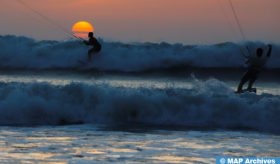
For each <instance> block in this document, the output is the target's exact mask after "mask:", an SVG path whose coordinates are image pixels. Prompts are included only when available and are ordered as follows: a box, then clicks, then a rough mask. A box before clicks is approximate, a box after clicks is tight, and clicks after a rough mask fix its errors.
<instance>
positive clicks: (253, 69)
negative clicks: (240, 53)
mask: <svg viewBox="0 0 280 164" xmlns="http://www.w3.org/2000/svg"><path fill="white" fill-rule="evenodd" d="M247 50H248V51H249V49H248V48H247ZM264 51H265V50H264V49H262V48H258V49H257V51H256V54H255V55H249V56H247V55H245V54H244V55H245V56H246V58H247V61H246V64H247V65H248V70H247V72H246V73H245V74H244V75H243V77H242V79H241V81H240V83H239V86H238V88H237V93H242V92H243V89H242V88H243V85H244V84H245V83H246V82H248V81H249V84H248V88H247V91H249V92H256V89H253V84H254V82H255V81H256V80H257V78H258V76H259V74H260V72H261V70H262V69H263V67H264V66H265V64H266V62H267V60H268V59H269V58H270V56H271V51H272V46H271V45H270V44H269V45H268V51H267V54H265V52H264ZM249 54H250V52H249Z"/></svg>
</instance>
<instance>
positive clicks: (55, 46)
mask: <svg viewBox="0 0 280 164" xmlns="http://www.w3.org/2000/svg"><path fill="white" fill-rule="evenodd" d="M102 44H103V50H102V52H101V54H100V55H98V56H95V57H94V60H93V62H92V63H91V64H89V65H88V66H86V67H84V66H82V65H81V64H80V63H79V62H78V61H79V60H85V59H86V54H87V49H88V48H87V47H86V46H84V45H83V44H81V43H80V42H78V41H75V40H69V41H61V42H58V41H35V40H33V39H31V38H27V37H16V36H11V35H9V36H0V48H1V50H0V68H2V69H82V70H89V69H96V70H101V71H120V72H141V71H149V70H164V69H171V68H177V67H183V68H188V67H199V68H240V67H242V66H243V65H244V58H243V57H242V55H241V52H240V47H241V46H244V45H250V48H251V49H252V50H253V49H255V48H256V46H262V47H264V44H263V43H260V42H254V43H253V42H250V43H244V44H235V43H223V44H216V45H182V44H168V43H159V44H155V43H136V44H125V43H120V42H102ZM273 47H274V49H273V54H272V59H271V60H270V61H269V63H268V65H267V67H268V68H271V69H273V68H277V69H279V68H280V46H279V45H273Z"/></svg>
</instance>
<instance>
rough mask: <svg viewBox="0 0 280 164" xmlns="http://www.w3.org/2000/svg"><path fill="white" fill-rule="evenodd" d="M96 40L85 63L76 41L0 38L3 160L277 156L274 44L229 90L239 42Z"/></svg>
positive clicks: (238, 62)
mask: <svg viewBox="0 0 280 164" xmlns="http://www.w3.org/2000/svg"><path fill="white" fill-rule="evenodd" d="M12 43H13V44H12ZM10 44H11V45H10ZM103 44H104V46H103V48H104V51H102V53H101V54H100V55H99V56H94V58H93V61H92V62H91V63H90V64H86V65H83V64H81V63H79V62H78V61H79V60H84V59H85V54H86V50H87V49H86V47H83V46H82V45H80V44H79V43H78V42H77V41H64V42H58V41H35V40H33V39H30V38H26V37H16V36H1V37H0V46H1V51H0V59H1V60H0V69H1V72H0V113H1V114H0V163H113V162H114V163H215V158H216V157H218V156H234V157H240V156H258V157H277V156H278V157H279V154H280V149H279V146H280V142H279V141H280V135H279V134H280V127H279V125H280V87H279V66H280V65H279V63H280V61H279V57H278V56H279V53H277V52H279V46H277V45H274V47H276V48H275V50H274V49H273V54H272V57H273V59H272V60H270V61H269V63H268V65H267V70H264V71H263V72H262V75H261V76H260V78H259V80H258V81H257V83H256V87H257V89H258V92H257V94H254V93H244V94H236V93H234V92H235V90H236V87H237V85H238V82H239V80H240V78H241V76H242V73H243V71H244V69H242V63H243V62H244V60H242V56H241V55H240V52H238V51H237V50H236V48H238V46H240V45H238V44H235V43H224V44H218V45H212V46H210V45H208V46H206V45H205V46H204V45H201V46H185V45H181V44H173V45H171V44H167V43H160V44H153V43H142V44H140V43H135V44H125V43H112V42H111V43H108V42H104V43H103ZM242 44H243V43H242ZM244 44H249V45H251V44H252V45H255V44H257V45H260V46H261V45H262V43H259V42H257V43H254V44H253V43H244ZM251 47H252V46H251Z"/></svg>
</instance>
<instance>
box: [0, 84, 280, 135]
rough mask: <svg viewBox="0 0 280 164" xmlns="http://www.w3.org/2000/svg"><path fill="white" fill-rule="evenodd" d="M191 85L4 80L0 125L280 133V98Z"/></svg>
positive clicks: (0, 94) (0, 89) (219, 86)
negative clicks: (139, 126)
mask: <svg viewBox="0 0 280 164" xmlns="http://www.w3.org/2000/svg"><path fill="white" fill-rule="evenodd" d="M196 83H197V85H196V86H195V87H194V88H191V89H172V88H171V89H155V88H137V89H134V88H123V87H112V86H108V85H97V86H92V85H86V84H80V83H73V84H69V85H51V84H48V83H34V84H33V83H26V84H24V83H0V112H1V115H0V125H2V126H3V125H10V126H14V125H16V126H18V125H20V126H25V125H59V124H63V125H64V124H75V123H91V124H105V125H116V124H122V125H131V124H145V125H151V126H175V127H176V126H183V127H190V128H204V129H251V130H257V131H264V132H273V133H280V127H279V125H280V96H275V95H270V94H262V95H255V94H250V93H248V94H242V95H237V94H234V93H233V90H232V89H230V88H229V87H228V86H227V85H226V84H224V83H222V82H220V81H218V80H215V79H210V80H207V81H204V82H200V81H196Z"/></svg>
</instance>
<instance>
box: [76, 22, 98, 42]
mask: <svg viewBox="0 0 280 164" xmlns="http://www.w3.org/2000/svg"><path fill="white" fill-rule="evenodd" d="M72 32H73V34H74V35H75V36H77V37H81V38H86V37H87V34H88V33H89V32H94V27H93V26H92V25H91V24H90V23H89V22H86V21H79V22H77V23H75V24H74V25H73V27H72Z"/></svg>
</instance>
